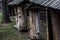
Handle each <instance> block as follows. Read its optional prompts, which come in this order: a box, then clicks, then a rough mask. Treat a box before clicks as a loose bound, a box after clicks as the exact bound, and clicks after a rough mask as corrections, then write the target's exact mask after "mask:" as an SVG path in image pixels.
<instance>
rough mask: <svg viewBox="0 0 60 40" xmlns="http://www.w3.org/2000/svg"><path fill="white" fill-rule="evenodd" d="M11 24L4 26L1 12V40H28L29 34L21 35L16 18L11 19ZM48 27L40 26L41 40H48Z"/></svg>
mask: <svg viewBox="0 0 60 40" xmlns="http://www.w3.org/2000/svg"><path fill="white" fill-rule="evenodd" d="M10 19H11V21H12V22H11V23H9V24H2V13H1V12H0V40H27V33H20V31H19V30H17V29H16V28H15V27H14V25H15V18H14V17H10ZM46 38H47V37H46V26H44V25H41V26H40V40H47V39H46Z"/></svg>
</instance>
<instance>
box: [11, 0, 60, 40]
mask: <svg viewBox="0 0 60 40" xmlns="http://www.w3.org/2000/svg"><path fill="white" fill-rule="evenodd" d="M56 2H57V4H59V2H58V1H54V0H53V1H40V3H41V4H40V3H39V2H38V4H36V1H33V2H30V1H28V0H14V1H13V2H11V3H10V4H11V5H13V6H14V11H15V14H16V16H15V18H16V26H15V27H16V28H18V29H19V30H22V29H23V30H25V29H27V27H28V16H29V19H30V39H34V40H35V39H39V38H38V37H39V33H40V30H39V27H40V21H41V20H44V21H45V22H46V26H47V29H48V30H47V36H48V37H47V40H60V35H59V33H60V31H59V28H60V27H59V26H60V21H59V20H60V18H59V17H60V14H59V13H60V12H59V11H60V10H57V9H59V8H60V7H59V6H57V7H58V8H55V7H53V5H54V4H55V3H56ZM57 4H56V5H57ZM41 5H44V6H45V7H44V6H41ZM50 5H51V6H52V7H53V8H50ZM56 5H54V6H56ZM46 6H49V7H46ZM42 7H43V8H42ZM42 9H45V10H42ZM43 12H44V14H43ZM27 14H28V15H27ZM39 18H40V19H41V20H40V19H39Z"/></svg>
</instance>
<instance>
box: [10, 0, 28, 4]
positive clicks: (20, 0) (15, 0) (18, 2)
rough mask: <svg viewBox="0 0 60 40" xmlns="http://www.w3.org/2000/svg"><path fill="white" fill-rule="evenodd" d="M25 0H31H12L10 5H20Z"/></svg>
mask: <svg viewBox="0 0 60 40" xmlns="http://www.w3.org/2000/svg"><path fill="white" fill-rule="evenodd" d="M24 1H29V0H13V1H12V2H10V3H9V5H18V4H20V3H21V2H24Z"/></svg>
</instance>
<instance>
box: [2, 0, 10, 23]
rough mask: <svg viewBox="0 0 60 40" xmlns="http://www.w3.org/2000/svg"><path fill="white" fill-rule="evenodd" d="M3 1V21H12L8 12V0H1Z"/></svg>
mask: <svg viewBox="0 0 60 40" xmlns="http://www.w3.org/2000/svg"><path fill="white" fill-rule="evenodd" d="M1 1H2V17H3V19H2V23H10V22H11V20H10V18H9V13H8V0H1Z"/></svg>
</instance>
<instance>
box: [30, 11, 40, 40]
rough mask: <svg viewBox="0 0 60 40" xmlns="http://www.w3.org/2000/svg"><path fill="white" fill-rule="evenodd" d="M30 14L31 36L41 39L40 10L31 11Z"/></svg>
mask: <svg viewBox="0 0 60 40" xmlns="http://www.w3.org/2000/svg"><path fill="white" fill-rule="evenodd" d="M29 14H30V38H32V39H39V33H40V29H39V27H40V25H39V21H38V20H39V18H38V17H39V16H38V12H35V11H29Z"/></svg>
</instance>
